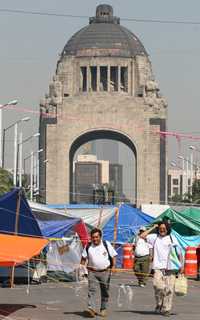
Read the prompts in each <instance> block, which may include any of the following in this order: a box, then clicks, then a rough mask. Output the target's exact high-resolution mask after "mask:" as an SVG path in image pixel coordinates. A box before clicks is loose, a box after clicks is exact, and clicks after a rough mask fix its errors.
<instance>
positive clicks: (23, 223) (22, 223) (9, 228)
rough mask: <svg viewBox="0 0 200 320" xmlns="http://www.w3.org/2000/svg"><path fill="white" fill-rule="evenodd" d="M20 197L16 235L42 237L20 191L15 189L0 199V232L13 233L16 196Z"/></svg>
mask: <svg viewBox="0 0 200 320" xmlns="http://www.w3.org/2000/svg"><path fill="white" fill-rule="evenodd" d="M19 195H20V198H19V199H20V201H19V202H20V206H19V219H18V224H17V233H18V234H20V235H31V236H42V234H41V231H40V228H39V226H38V223H37V221H36V219H35V217H34V215H33V214H32V211H31V209H30V207H29V205H28V202H27V200H26V198H25V195H24V192H23V191H22V189H19V188H15V189H13V190H12V191H10V192H8V193H6V194H5V195H3V196H2V197H1V198H0V232H1V233H4V232H7V233H14V232H15V223H16V211H17V203H18V196H19Z"/></svg>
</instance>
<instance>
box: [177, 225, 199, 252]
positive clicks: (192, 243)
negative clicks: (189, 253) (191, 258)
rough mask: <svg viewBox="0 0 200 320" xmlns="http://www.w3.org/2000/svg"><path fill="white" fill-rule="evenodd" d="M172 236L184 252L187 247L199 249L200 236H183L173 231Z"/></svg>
mask: <svg viewBox="0 0 200 320" xmlns="http://www.w3.org/2000/svg"><path fill="white" fill-rule="evenodd" d="M172 234H173V235H174V236H175V237H176V239H177V240H178V242H179V244H180V246H181V248H182V249H183V251H185V249H186V248H187V247H198V246H199V245H200V235H198V236H181V235H180V234H179V233H177V232H176V231H174V230H173V231H172Z"/></svg>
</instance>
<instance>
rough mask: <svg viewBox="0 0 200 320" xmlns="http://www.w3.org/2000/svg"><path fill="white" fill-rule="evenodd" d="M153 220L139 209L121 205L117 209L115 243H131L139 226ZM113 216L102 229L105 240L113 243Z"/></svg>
mask: <svg viewBox="0 0 200 320" xmlns="http://www.w3.org/2000/svg"><path fill="white" fill-rule="evenodd" d="M153 221H154V218H152V217H150V216H148V215H147V214H145V213H143V212H142V211H140V210H139V209H136V208H133V207H132V206H130V205H127V204H122V205H121V206H120V207H119V215H118V223H117V238H116V243H127V242H130V241H132V239H133V237H134V236H135V235H136V234H137V232H138V230H139V228H140V227H141V226H145V225H147V224H149V223H152V222H153ZM114 226H115V215H114V214H113V216H112V217H111V218H110V220H109V221H108V222H107V223H106V225H105V226H104V227H103V237H104V239H105V240H108V241H111V242H113V241H114V240H115V239H114Z"/></svg>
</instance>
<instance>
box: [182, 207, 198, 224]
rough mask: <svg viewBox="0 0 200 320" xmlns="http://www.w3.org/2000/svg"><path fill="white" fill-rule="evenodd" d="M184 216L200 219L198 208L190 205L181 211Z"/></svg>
mask: <svg viewBox="0 0 200 320" xmlns="http://www.w3.org/2000/svg"><path fill="white" fill-rule="evenodd" d="M181 213H182V214H184V216H187V217H188V218H192V219H195V220H198V221H200V209H197V208H194V207H190V208H186V209H184V210H183V211H181Z"/></svg>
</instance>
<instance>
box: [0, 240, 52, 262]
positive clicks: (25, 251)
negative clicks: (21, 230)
mask: <svg viewBox="0 0 200 320" xmlns="http://www.w3.org/2000/svg"><path fill="white" fill-rule="evenodd" d="M47 244H48V240H46V239H42V238H33V237H22V236H14V235H7V234H0V266H4V267H10V266H14V265H17V264H22V263H23V262H25V261H28V260H30V259H31V258H32V257H34V256H36V255H38V254H39V253H40V252H41V250H42V249H43V248H44V247H45V246H46V245H47Z"/></svg>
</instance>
